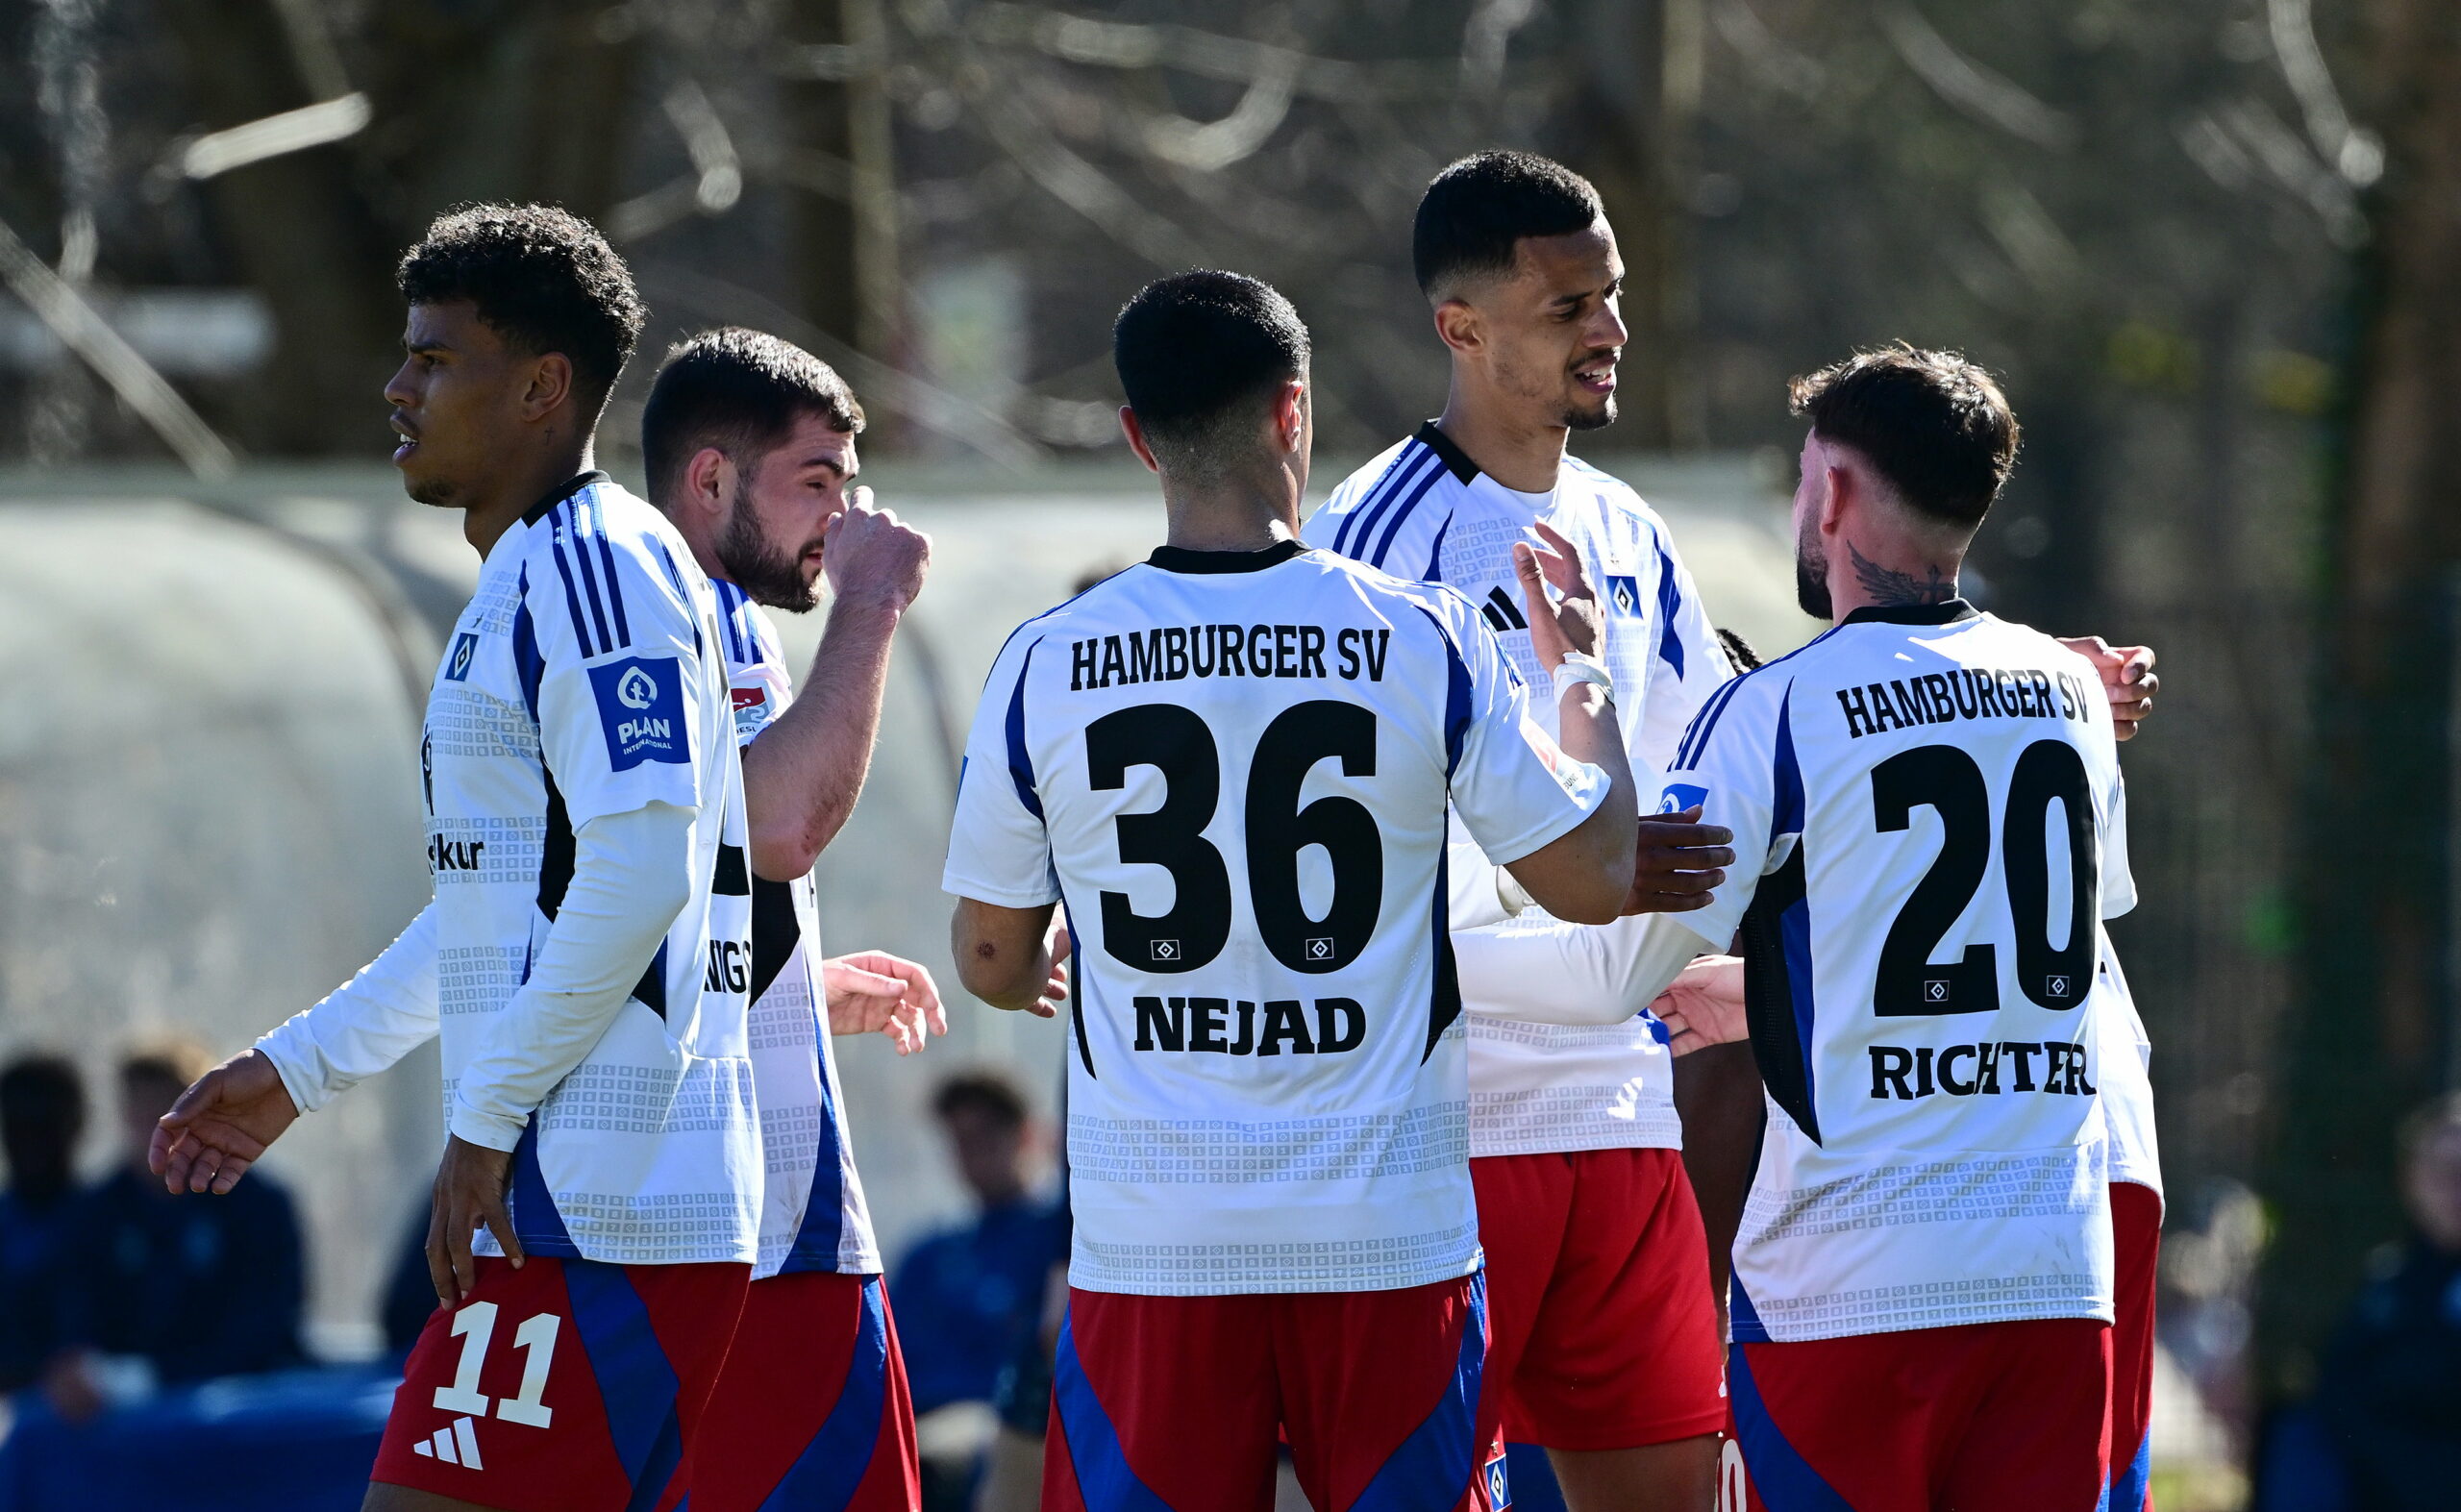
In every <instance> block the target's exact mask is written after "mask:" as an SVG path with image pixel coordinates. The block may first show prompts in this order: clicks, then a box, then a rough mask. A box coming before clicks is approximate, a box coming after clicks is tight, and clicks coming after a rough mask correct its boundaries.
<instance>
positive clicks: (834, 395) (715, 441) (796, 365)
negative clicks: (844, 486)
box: [641, 326, 863, 508]
mask: <svg viewBox="0 0 2461 1512" xmlns="http://www.w3.org/2000/svg"><path fill="white" fill-rule="evenodd" d="M807 415H819V416H821V417H822V418H823V419H825V420H827V421H828V422H829V428H830V429H831V430H833V431H841V432H844V433H845V434H848V435H854V434H858V433H859V432H860V431H861V430H862V429H863V407H862V406H861V405H859V404H857V403H856V402H855V391H854V390H853V389H852V388H849V387H848V386H847V385H846V380H844V379H842V378H840V377H838V376H837V370H836V369H835V368H833V367H831V366H830V365H829V364H828V363H826V362H824V361H822V360H821V359H818V358H816V357H814V356H812V355H811V354H810V353H809V352H807V351H805V350H804V349H803V348H802V347H799V346H797V345H795V344H794V343H793V342H791V341H786V340H783V339H781V338H779V337H777V336H773V335H769V333H767V332H765V331H749V330H746V329H744V328H743V327H741V326H726V327H723V328H721V329H719V330H716V331H704V332H702V333H701V334H700V335H695V336H687V337H685V338H684V340H682V341H679V342H677V343H676V344H675V345H674V346H672V347H669V348H668V349H667V353H666V359H665V360H664V361H661V362H660V363H659V366H658V377H656V378H655V379H653V380H651V381H650V397H649V402H648V403H647V404H646V405H644V406H643V407H642V409H641V463H642V467H643V469H644V470H645V471H646V472H647V473H648V474H649V481H650V499H651V500H652V502H654V503H656V504H658V505H659V506H660V507H661V508H662V507H664V505H665V503H666V501H667V500H669V499H671V498H673V497H674V494H675V489H676V486H677V484H678V483H680V482H681V481H682V478H683V474H684V464H685V463H687V462H689V461H690V460H691V459H692V458H693V455H694V454H695V453H697V452H699V451H700V450H701V449H702V448H703V447H705V446H714V447H716V448H717V449H718V450H719V451H722V452H724V453H726V454H727V456H728V457H730V458H732V459H733V460H734V461H735V463H736V464H737V465H738V466H746V467H748V466H750V465H751V464H752V462H753V460H754V459H756V458H758V457H760V456H761V455H762V454H764V453H766V452H768V451H769V450H771V449H772V448H774V447H776V446H779V445H781V444H783V442H784V441H785V439H786V436H787V434H788V433H790V432H792V431H793V430H794V428H795V423H796V422H797V421H799V420H801V419H803V418H804V417H806V416H807Z"/></svg>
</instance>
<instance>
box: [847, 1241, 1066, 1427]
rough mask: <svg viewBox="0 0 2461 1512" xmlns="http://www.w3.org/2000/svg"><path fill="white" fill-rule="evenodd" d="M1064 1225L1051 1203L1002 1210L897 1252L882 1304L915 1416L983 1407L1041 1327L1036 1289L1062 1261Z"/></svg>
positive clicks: (1039, 1290)
mask: <svg viewBox="0 0 2461 1512" xmlns="http://www.w3.org/2000/svg"><path fill="white" fill-rule="evenodd" d="M1066 1224H1067V1220H1066V1216H1065V1214H1064V1213H1063V1212H1062V1211H1061V1210H1060V1209H1059V1208H1058V1207H1057V1206H1056V1205H1054V1204H1053V1203H1050V1202H1012V1203H1010V1204H1008V1205H1007V1206H1005V1207H993V1208H986V1209H984V1211H983V1213H982V1217H980V1218H978V1219H977V1220H975V1221H974V1222H973V1223H971V1224H968V1225H965V1226H964V1227H958V1228H950V1229H945V1230H943V1231H941V1232H939V1233H935V1234H933V1235H932V1236H931V1237H930V1238H927V1239H925V1240H923V1241H922V1242H921V1243H919V1244H917V1245H916V1246H915V1247H914V1248H913V1249H911V1250H909V1251H907V1252H906V1258H905V1260H904V1261H903V1262H901V1263H900V1264H899V1266H898V1268H897V1272H896V1274H895V1275H894V1276H892V1277H890V1278H889V1287H888V1295H889V1301H890V1302H891V1304H893V1305H894V1306H895V1307H896V1308H897V1340H898V1346H899V1348H900V1349H901V1350H902V1351H904V1352H905V1355H906V1379H907V1387H908V1388H909V1389H910V1390H911V1391H912V1393H913V1395H914V1410H915V1411H916V1412H917V1413H924V1412H930V1411H932V1409H933V1408H935V1407H944V1406H946V1405H948V1404H949V1403H950V1402H952V1401H989V1400H991V1394H992V1387H993V1385H994V1383H995V1382H997V1381H998V1379H999V1377H1000V1372H1001V1370H1002V1369H1003V1368H1004V1367H1006V1366H1007V1364H1008V1363H1009V1362H1010V1360H1011V1358H1012V1357H1013V1356H1014V1355H1015V1354H1016V1352H1017V1350H1018V1349H1019V1347H1020V1346H1021V1345H1023V1344H1024V1342H1025V1340H1026V1339H1027V1337H1028V1336H1029V1335H1031V1334H1032V1332H1033V1330H1034V1327H1035V1326H1036V1325H1038V1324H1039V1323H1040V1322H1041V1321H1042V1300H1043V1287H1044V1284H1045V1280H1046V1278H1047V1277H1049V1275H1050V1274H1051V1268H1052V1267H1053V1266H1054V1265H1056V1264H1058V1263H1060V1262H1061V1261H1064V1260H1065V1259H1066V1258H1067V1237H1066V1236H1067V1227H1066Z"/></svg>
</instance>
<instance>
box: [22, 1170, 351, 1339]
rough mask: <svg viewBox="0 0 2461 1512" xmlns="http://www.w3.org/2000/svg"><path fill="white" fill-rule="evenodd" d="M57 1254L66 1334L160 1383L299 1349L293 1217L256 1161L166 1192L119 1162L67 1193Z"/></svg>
mask: <svg viewBox="0 0 2461 1512" xmlns="http://www.w3.org/2000/svg"><path fill="white" fill-rule="evenodd" d="M66 1257H67V1279H66V1284H65V1285H64V1287H63V1289H62V1290H63V1294H64V1297H65V1301H66V1303H67V1305H66V1306H65V1308H64V1309H63V1319H62V1322H63V1325H64V1327H63V1332H64V1334H65V1336H66V1341H67V1342H69V1343H72V1344H80V1345H84V1346H85V1347H87V1348H88V1349H93V1350H98V1351H102V1352H103V1353H106V1354H139V1355H143V1356H144V1357H145V1358H147V1359H148V1360H151V1361H152V1362H153V1365H154V1371H155V1376H156V1377H157V1378H158V1379H160V1380H161V1381H162V1383H163V1384H165V1385H170V1384H175V1383H178V1382H181V1381H192V1380H203V1379H205V1378H207V1377H209V1376H236V1375H243V1374H247V1373H250V1372H255V1371H269V1370H279V1369H281V1368H282V1367H284V1366H286V1365H295V1364H298V1363H299V1362H300V1361H301V1360H302V1359H303V1358H305V1354H304V1351H302V1350H301V1349H300V1346H299V1314H300V1305H301V1301H302V1299H303V1296H304V1293H305V1289H306V1288H305V1279H306V1278H305V1275H304V1272H305V1265H304V1257H303V1255H302V1253H301V1248H300V1242H299V1221H298V1219H297V1217H296V1216H295V1215H294V1214H293V1212H292V1209H291V1202H290V1194H289V1193H288V1192H287V1191H286V1190H284V1188H283V1187H282V1185H281V1183H279V1182H277V1181H274V1180H271V1179H269V1178H267V1177H266V1176H265V1174H264V1173H263V1172H262V1171H251V1172H249V1173H248V1178H247V1179H246V1180H244V1181H242V1182H240V1183H239V1184H238V1185H237V1186H236V1187H234V1188H232V1190H231V1192H230V1194H229V1195H228V1196H225V1197H213V1196H210V1195H188V1196H182V1197H173V1196H172V1195H171V1194H169V1193H168V1192H165V1191H163V1190H162V1183H161V1182H160V1181H156V1180H152V1179H145V1178H140V1177H137V1174H136V1173H134V1172H132V1171H129V1170H127V1169H125V1168H123V1169H121V1170H120V1171H119V1172H118V1173H117V1174H116V1175H114V1176H112V1177H110V1178H109V1179H107V1180H105V1181H103V1182H102V1183H101V1184H99V1185H97V1186H93V1187H90V1188H88V1189H87V1191H86V1192H85V1194H84V1195H83V1196H81V1197H80V1198H79V1199H78V1200H77V1212H76V1215H75V1217H74V1218H73V1220H72V1221H71V1225H70V1231H69V1236H68V1247H67V1255H66Z"/></svg>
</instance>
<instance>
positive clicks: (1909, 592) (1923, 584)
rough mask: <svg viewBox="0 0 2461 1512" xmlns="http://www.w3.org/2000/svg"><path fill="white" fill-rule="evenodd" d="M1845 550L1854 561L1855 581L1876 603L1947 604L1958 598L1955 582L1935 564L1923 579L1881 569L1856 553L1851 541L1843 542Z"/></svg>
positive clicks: (1894, 569) (1891, 568) (1869, 559)
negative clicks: (1942, 573)
mask: <svg viewBox="0 0 2461 1512" xmlns="http://www.w3.org/2000/svg"><path fill="white" fill-rule="evenodd" d="M1846 551H1847V555H1849V556H1851V557H1852V558H1853V559H1854V580H1855V581H1856V582H1860V583H1861V584H1862V585H1863V591H1864V592H1865V593H1868V594H1870V595H1871V597H1872V602H1873V603H1875V604H1879V605H1899V604H1946V603H1947V602H1949V600H1951V599H1952V598H1955V597H1956V596H1957V580H1956V579H1955V578H1954V577H1952V576H1950V577H1944V576H1942V575H1941V572H1940V569H1939V567H1938V566H1937V565H1933V566H1931V567H1928V568H1927V569H1926V570H1927V572H1928V573H1929V577H1928V578H1927V579H1923V578H1917V577H1915V576H1914V575H1913V574H1912V573H1909V572H1900V571H1898V570H1897V569H1896V568H1894V567H1883V566H1881V565H1880V564H1879V563H1878V562H1876V561H1874V560H1872V559H1871V558H1869V557H1866V556H1864V555H1863V554H1862V553H1861V552H1859V551H1856V550H1855V549H1854V543H1853V542H1852V541H1848V542H1847V543H1846Z"/></svg>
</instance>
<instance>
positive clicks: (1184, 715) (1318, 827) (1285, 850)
mask: <svg viewBox="0 0 2461 1512" xmlns="http://www.w3.org/2000/svg"><path fill="white" fill-rule="evenodd" d="M1328 757H1338V758H1339V759H1340V761H1341V769H1342V775H1343V776H1345V777H1373V776H1375V775H1376V716H1375V715H1374V714H1373V713H1370V712H1369V711H1368V710H1366V709H1364V708H1361V707H1359V706H1357V705H1355V704H1343V703H1336V702H1334V701H1333V700H1330V699H1317V700H1313V701H1311V702H1308V703H1305V704H1294V705H1292V706H1290V707H1288V708H1286V709H1283V710H1282V711H1281V712H1280V714H1278V715H1276V716H1275V717H1274V720H1273V723H1271V724H1269V725H1267V726H1265V729H1264V733H1263V734H1262V735H1260V736H1258V737H1257V739H1256V748H1255V756H1254V758H1253V760H1251V762H1250V763H1249V767H1248V801H1247V806H1246V809H1245V813H1246V815H1247V822H1248V835H1247V840H1248V843H1247V852H1248V899H1249V903H1250V905H1252V906H1253V907H1254V909H1255V917H1256V932H1257V933H1258V934H1260V935H1262V936H1263V938H1264V942H1265V948H1266V949H1267V950H1269V951H1271V952H1273V958H1274V959H1276V960H1278V961H1280V962H1281V964H1283V965H1284V966H1287V967H1289V968H1290V969H1291V970H1292V971H1298V972H1307V973H1310V974H1314V973H1320V972H1329V971H1338V970H1340V969H1341V968H1342V967H1344V966H1347V965H1349V964H1350V963H1351V962H1352V961H1354V960H1356V959H1357V958H1358V953H1359V952H1361V951H1363V950H1365V949H1366V948H1367V941H1368V937H1369V936H1370V935H1372V934H1374V933H1375V932H1376V918H1377V914H1378V913H1379V911H1380V909H1381V908H1382V906H1383V898H1384V842H1383V838H1382V836H1380V834H1378V832H1377V830H1376V818H1375V816H1374V815H1373V814H1370V813H1369V812H1368V811H1367V806H1365V805H1364V804H1361V803H1360V802H1359V801H1358V800H1356V799H1355V798H1343V797H1339V796H1337V795H1328V796H1326V797H1323V798H1319V799H1317V800H1316V801H1315V802H1314V803H1312V804H1309V805H1308V806H1306V807H1305V808H1302V807H1300V806H1299V790H1300V787H1301V785H1302V784H1304V783H1305V781H1307V774H1308V772H1309V771H1310V770H1311V769H1313V768H1314V767H1315V765H1316V763H1317V762H1319V761H1322V760H1325V759H1327V758H1328ZM1085 766H1086V779H1087V781H1089V782H1090V783H1091V784H1092V785H1093V787H1094V788H1096V789H1097V790H1102V789H1109V788H1119V787H1124V786H1126V785H1127V781H1128V769H1129V768H1130V767H1132V766H1150V767H1153V768H1155V769H1156V770H1157V771H1159V772H1160V773H1161V774H1162V782H1163V788H1162V806H1160V807H1159V808H1156V809H1152V810H1150V811H1148V812H1146V813H1141V814H1121V815H1120V816H1119V817H1118V819H1117V820H1116V821H1115V822H1116V823H1117V825H1118V828H1119V858H1120V860H1122V861H1123V862H1126V863H1128V864H1131V865H1138V864H1143V865H1149V866H1158V867H1161V868H1162V869H1163V870H1164V871H1166V872H1169V873H1170V874H1171V886H1172V889H1173V895H1172V899H1171V907H1170V911H1169V912H1167V913H1159V914H1142V913H1138V912H1137V911H1136V910H1135V908H1134V906H1133V905H1131V903H1130V901H1129V897H1128V895H1127V894H1126V893H1116V892H1106V893H1104V894H1103V950H1104V951H1105V952H1106V954H1109V955H1110V956H1111V958H1112V959H1114V960H1117V961H1119V962H1121V963H1122V964H1124V965H1128V966H1132V967H1134V968H1136V969H1137V970H1138V971H1147V972H1158V973H1163V974H1166V975H1167V974H1172V973H1177V972H1187V971H1195V970H1196V969H1198V968H1199V967H1201V966H1204V965H1206V964H1207V963H1208V962H1210V961H1211V960H1212V959H1213V958H1214V957H1215V956H1217V955H1219V954H1222V947H1223V946H1224V945H1225V944H1226V943H1228V942H1229V940H1230V867H1229V866H1228V865H1227V864H1226V863H1225V862H1224V861H1223V859H1222V853H1221V851H1219V850H1218V849H1216V848H1215V847H1214V844H1213V842H1212V841H1210V840H1207V839H1206V837H1205V827H1206V825H1208V824H1210V823H1212V822H1213V813H1214V809H1215V807H1216V806H1218V805H1219V804H1220V803H1221V799H1222V758H1221V754H1220V751H1219V749H1218V748H1217V747H1216V746H1215V745H1214V741H1213V731H1211V730H1208V729H1207V728H1206V723H1205V721H1204V720H1202V719H1200V718H1198V717H1197V716H1196V714H1195V713H1194V712H1192V711H1191V710H1189V709H1187V708H1184V707H1182V706H1180V705H1177V704H1140V705H1138V706H1135V707H1133V708H1123V709H1117V710H1114V711H1113V712H1111V713H1108V714H1105V715H1104V716H1103V717H1102V718H1100V719H1097V720H1095V721H1094V722H1093V723H1092V724H1090V725H1088V726H1086V727H1085ZM1311 845H1320V846H1323V847H1324V848H1325V854H1326V855H1328V856H1330V858H1331V860H1332V873H1333V901H1332V906H1331V907H1330V909H1328V910H1327V911H1326V914H1325V916H1324V917H1323V918H1321V919H1311V918H1309V917H1308V916H1307V908H1306V905H1305V903H1303V902H1302V901H1301V899H1300V896H1299V853H1300V852H1301V851H1302V850H1305V848H1306V847H1308V846H1311Z"/></svg>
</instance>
